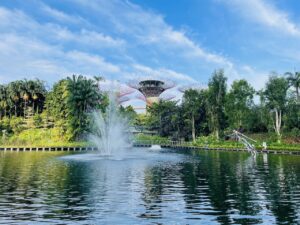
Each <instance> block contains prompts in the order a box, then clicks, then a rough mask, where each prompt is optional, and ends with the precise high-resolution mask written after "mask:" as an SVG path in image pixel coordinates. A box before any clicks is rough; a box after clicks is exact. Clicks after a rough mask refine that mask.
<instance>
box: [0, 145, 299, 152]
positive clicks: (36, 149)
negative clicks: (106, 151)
mask: <svg viewBox="0 0 300 225" xmlns="http://www.w3.org/2000/svg"><path fill="white" fill-rule="evenodd" d="M160 145H161V147H162V148H167V149H175V150H180V151H194V150H197V151H199V150H201V151H228V152H229V151H231V152H248V150H247V149H245V148H229V147H221V146H220V147H200V146H188V145H170V144H160ZM133 147H143V148H147V147H151V144H142V143H135V144H133ZM84 151H98V148H97V147H93V146H86V147H82V146H72V147H68V146H47V147H40V146H31V147H30V146H5V147H4V146H0V152H84ZM256 152H257V153H266V154H284V155H300V146H299V149H298V150H284V149H276V150H273V149H266V150H261V149H259V150H256Z"/></svg>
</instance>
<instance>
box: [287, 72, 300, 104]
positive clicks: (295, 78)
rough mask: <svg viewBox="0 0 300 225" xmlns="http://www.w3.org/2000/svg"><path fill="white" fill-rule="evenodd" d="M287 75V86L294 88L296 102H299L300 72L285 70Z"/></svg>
mask: <svg viewBox="0 0 300 225" xmlns="http://www.w3.org/2000/svg"><path fill="white" fill-rule="evenodd" d="M285 75H286V76H287V81H288V82H289V86H290V87H293V88H295V92H296V96H297V102H298V103H300V96H299V95H300V93H299V90H300V72H295V73H291V72H287V73H285Z"/></svg>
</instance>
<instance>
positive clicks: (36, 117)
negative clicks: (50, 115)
mask: <svg viewBox="0 0 300 225" xmlns="http://www.w3.org/2000/svg"><path fill="white" fill-rule="evenodd" d="M33 124H34V126H35V127H36V128H39V127H41V126H42V125H43V118H42V116H41V115H40V114H35V115H34V116H33Z"/></svg>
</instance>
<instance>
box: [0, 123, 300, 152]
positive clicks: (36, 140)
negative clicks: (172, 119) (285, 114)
mask: <svg viewBox="0 0 300 225" xmlns="http://www.w3.org/2000/svg"><path fill="white" fill-rule="evenodd" d="M250 136H251V137H252V138H253V139H255V140H257V141H258V144H256V145H255V147H256V149H259V150H261V149H262V148H263V147H262V145H261V144H262V142H263V141H266V142H267V146H268V147H267V149H268V150H285V151H300V143H299V142H295V141H293V142H287V141H286V140H290V139H291V138H290V137H289V136H288V135H286V136H285V137H284V138H283V141H282V143H281V144H278V143H277V142H276V141H275V140H274V139H273V137H272V136H270V135H269V134H252V135H250ZM135 140H136V141H140V142H152V143H158V144H167V143H169V142H170V140H169V139H168V138H166V137H160V136H156V135H154V136H149V135H142V134H140V135H137V136H136V137H135ZM185 144H186V145H190V144H191V143H185ZM192 144H193V145H194V146H197V147H210V148H228V149H236V148H244V145H243V144H241V143H239V142H236V141H232V140H227V141H225V140H220V141H217V140H215V138H213V137H212V136H206V137H204V136H203V137H199V138H197V140H196V142H195V143H192ZM91 145H92V144H91V143H89V142H87V141H71V142H70V141H67V140H65V139H64V137H63V136H62V135H61V131H60V130H59V129H57V128H51V129H39V128H35V129H28V130H24V131H21V132H20V133H19V134H18V135H13V136H10V137H4V138H2V139H1V140H0V146H1V147H87V146H91Z"/></svg>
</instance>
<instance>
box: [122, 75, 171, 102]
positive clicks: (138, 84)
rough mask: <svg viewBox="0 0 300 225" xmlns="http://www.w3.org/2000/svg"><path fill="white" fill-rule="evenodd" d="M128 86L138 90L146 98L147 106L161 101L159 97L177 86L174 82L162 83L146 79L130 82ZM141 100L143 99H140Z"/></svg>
mask: <svg viewBox="0 0 300 225" xmlns="http://www.w3.org/2000/svg"><path fill="white" fill-rule="evenodd" d="M128 86H129V87H131V88H134V89H136V90H138V91H139V92H140V93H142V94H143V96H144V97H145V100H143V101H145V102H146V104H147V105H151V104H153V103H154V102H158V101H159V96H160V95H161V94H162V93H163V92H164V91H166V90H168V89H171V88H173V87H174V86H175V83H174V82H172V81H162V80H155V79H145V80H138V81H130V82H128ZM138 98H139V99H141V97H138Z"/></svg>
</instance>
